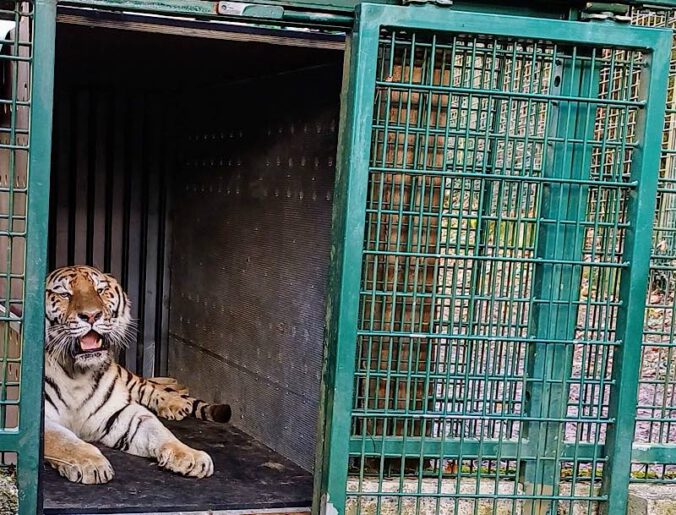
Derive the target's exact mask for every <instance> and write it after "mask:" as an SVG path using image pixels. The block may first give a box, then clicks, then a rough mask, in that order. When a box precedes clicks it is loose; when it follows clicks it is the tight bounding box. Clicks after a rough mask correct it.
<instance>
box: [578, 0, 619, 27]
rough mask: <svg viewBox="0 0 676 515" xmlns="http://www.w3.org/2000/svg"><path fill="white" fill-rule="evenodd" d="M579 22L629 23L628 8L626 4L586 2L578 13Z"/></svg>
mask: <svg viewBox="0 0 676 515" xmlns="http://www.w3.org/2000/svg"><path fill="white" fill-rule="evenodd" d="M580 19H581V20H588V21H593V20H599V21H615V22H619V23H629V22H630V21H631V16H630V15H629V6H628V5H626V4H618V3H606V2H587V3H586V4H585V6H584V8H583V9H582V11H581V13H580Z"/></svg>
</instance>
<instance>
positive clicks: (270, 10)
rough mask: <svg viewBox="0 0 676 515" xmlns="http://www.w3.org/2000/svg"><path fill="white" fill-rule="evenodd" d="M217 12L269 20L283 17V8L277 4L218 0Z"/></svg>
mask: <svg viewBox="0 0 676 515" xmlns="http://www.w3.org/2000/svg"><path fill="white" fill-rule="evenodd" d="M217 12H218V14H220V15H222V16H246V17H247V18H266V19H270V20H281V19H282V18H284V8H283V7H282V6H279V5H264V4H249V3H245V2H218V6H217Z"/></svg>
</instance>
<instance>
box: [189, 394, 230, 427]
mask: <svg viewBox="0 0 676 515" xmlns="http://www.w3.org/2000/svg"><path fill="white" fill-rule="evenodd" d="M190 416H191V417H195V418H196V419H198V420H208V421H210V422H221V423H223V424H225V423H226V422H229V421H230V417H232V409H231V408H230V404H210V403H208V402H204V401H202V400H200V399H195V400H194V401H193V403H192V412H191V413H190Z"/></svg>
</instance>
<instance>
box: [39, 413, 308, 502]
mask: <svg viewBox="0 0 676 515" xmlns="http://www.w3.org/2000/svg"><path fill="white" fill-rule="evenodd" d="M163 422H165V424H166V426H167V427H169V429H171V431H172V432H173V433H174V434H175V435H176V436H177V437H178V438H179V439H181V441H183V442H185V443H186V444H188V445H190V446H192V447H195V448H197V449H201V450H204V451H207V452H208V453H209V454H210V455H211V457H212V459H213V460H214V468H215V471H214V475H213V476H211V477H209V478H206V479H190V478H184V477H182V476H178V475H176V474H172V473H170V472H166V471H164V470H160V469H159V468H158V467H157V465H156V464H155V462H154V461H152V460H149V459H144V458H138V457H136V456H131V455H129V454H126V453H123V452H121V451H115V450H112V449H107V448H102V451H103V453H104V454H105V455H106V457H107V458H108V459H109V460H110V463H111V464H112V465H113V468H114V469H115V478H114V479H113V480H112V481H111V482H110V483H107V484H105V485H80V484H75V483H71V482H69V481H66V480H65V479H64V478H62V477H61V476H59V474H58V473H57V472H56V471H55V470H53V469H52V468H51V467H49V466H48V465H45V466H44V471H43V475H42V485H43V495H44V513H45V514H57V513H58V514H64V513H69V514H82V513H87V514H93V513H143V512H162V511H165V512H167V511H197V510H200V511H201V510H249V509H252V510H258V509H268V508H291V507H308V506H310V505H311V502H312V475H311V474H310V473H309V472H307V471H305V470H303V469H301V468H300V467H298V466H297V465H295V464H294V463H292V462H290V461H289V460H287V459H285V458H284V457H282V456H280V455H279V454H277V453H275V452H274V451H272V450H270V449H269V448H267V447H265V446H264V445H262V444H261V443H260V442H258V441H257V440H255V439H253V438H252V437H250V436H249V435H247V434H245V433H243V432H242V431H239V430H238V429H236V428H234V427H232V426H231V425H227V424H216V423H210V422H201V421H197V420H183V421H181V422H167V421H163Z"/></svg>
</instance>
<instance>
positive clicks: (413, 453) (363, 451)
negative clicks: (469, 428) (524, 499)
mask: <svg viewBox="0 0 676 515" xmlns="http://www.w3.org/2000/svg"><path fill="white" fill-rule="evenodd" d="M529 447H530V443H529V441H528V440H527V439H523V440H498V439H486V440H479V439H474V438H465V439H462V440H460V439H439V438H421V437H383V436H365V437H361V436H352V437H351V438H350V454H351V455H353V456H360V455H364V456H377V457H380V456H393V457H400V456H405V457H435V458H453V457H462V458H463V459H472V458H480V459H500V460H510V459H511V460H515V459H522V460H535V459H538V460H546V459H547V457H544V456H540V455H536V454H532V455H529V454H528V452H529V450H528V449H529ZM631 457H632V461H633V462H635V463H648V464H676V444H638V443H635V444H634V445H633V446H632V455H631ZM552 459H554V458H552ZM561 459H562V460H571V461H577V462H581V461H582V462H585V461H592V460H593V461H597V462H601V463H603V462H604V461H606V459H607V455H606V452H605V446H604V445H603V444H594V443H590V442H579V443H564V444H562V453H561Z"/></svg>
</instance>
